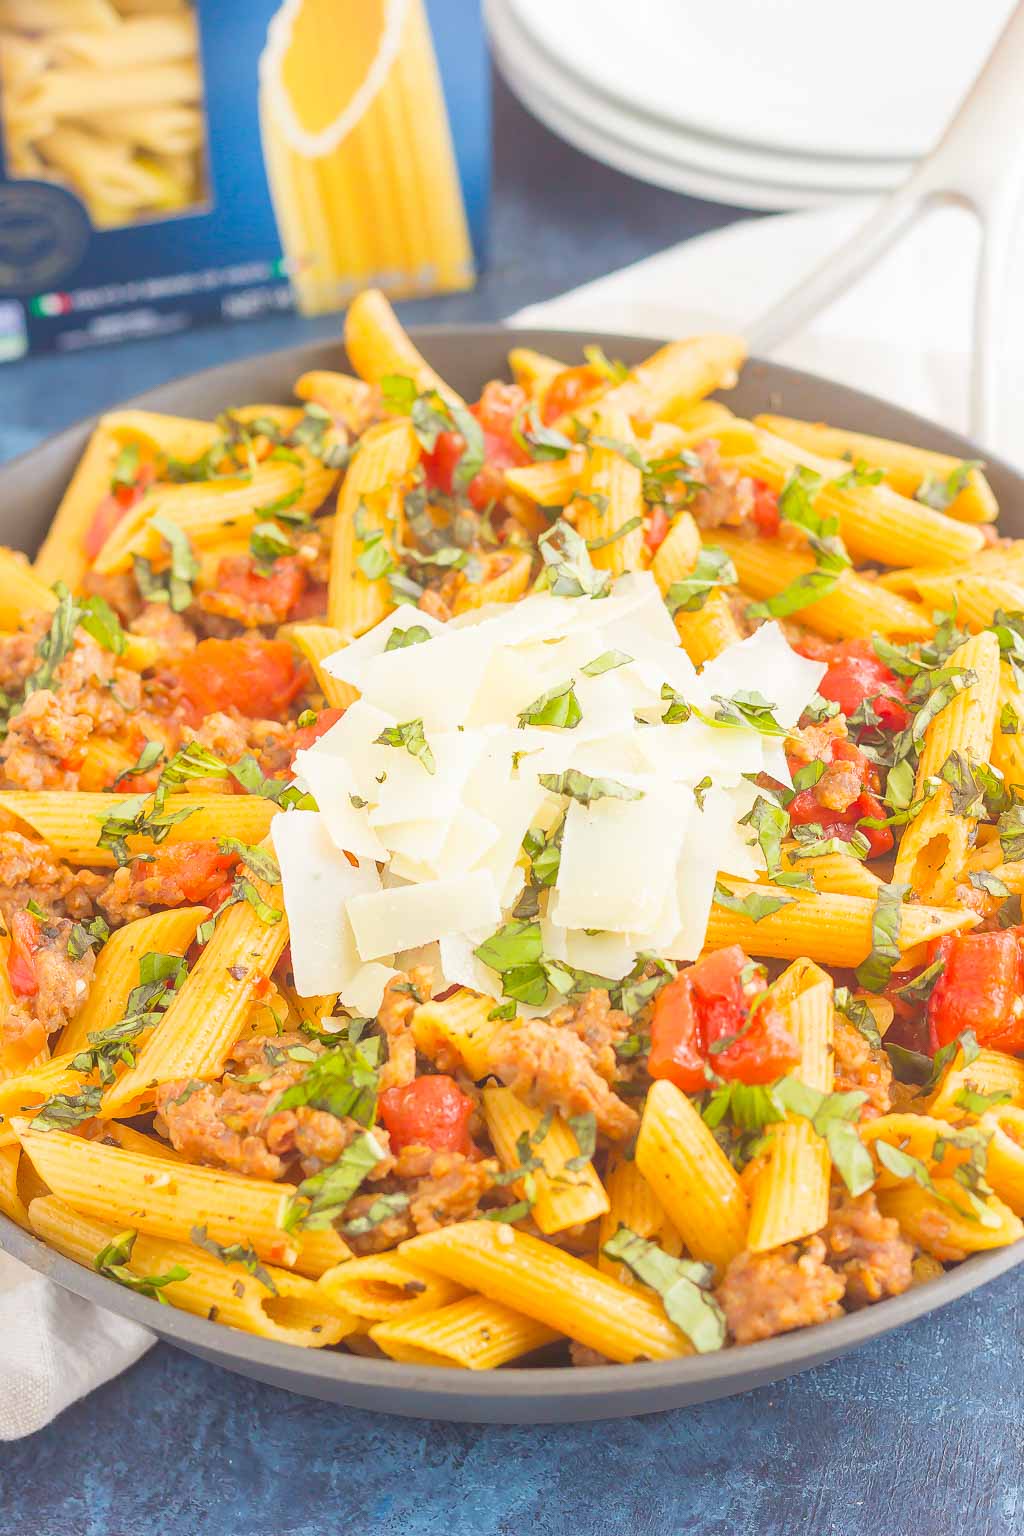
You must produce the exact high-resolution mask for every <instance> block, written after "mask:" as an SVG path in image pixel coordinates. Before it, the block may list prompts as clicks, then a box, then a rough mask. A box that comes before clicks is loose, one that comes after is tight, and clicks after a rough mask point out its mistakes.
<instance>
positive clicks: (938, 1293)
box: [0, 324, 1024, 1416]
mask: <svg viewBox="0 0 1024 1536" xmlns="http://www.w3.org/2000/svg"><path fill="white" fill-rule="evenodd" d="M409 335H410V336H411V338H412V340H413V341H414V342H415V343H416V344H417V345H419V346H421V347H422V348H423V349H424V350H425V351H426V352H427V354H428V355H429V351H430V346H431V343H432V342H434V341H445V342H451V341H452V340H453V339H454V340H458V339H460V338H462V339H465V340H466V342H467V343H468V344H470V345H476V346H483V345H485V344H495V345H497V344H498V343H507V344H508V345H514V344H517V343H518V344H520V345H523V346H535V347H536V348H537V349H538V350H541V349H549V348H552V347H556V346H558V345H559V344H562V345H564V346H576V345H577V344H579V343H583V342H586V343H590V342H593V341H595V340H596V341H597V342H599V344H600V345H602V346H603V347H605V349H606V350H607V349H608V348H609V347H615V346H616V345H619V346H622V347H625V348H628V349H629V350H633V351H636V350H638V349H645V350H647V351H650V350H653V349H654V348H655V347H656V346H658V345H660V343H659V341H658V340H657V339H656V338H651V337H639V336H635V335H630V334H628V333H623V332H608V333H601V332H597V333H596V334H595V332H594V331H591V330H587V331H581V330H579V329H576V328H561V327H543V326H529V327H516V326H509V325H504V324H502V325H498V324H489V325H430V326H413V327H410V328H409ZM331 347H334V348H336V349H337V354H338V356H337V361H338V363H339V365H340V364H341V363H343V362H344V353H343V348H342V347H341V344H340V342H337V341H336V342H331V341H329V340H326V339H320V340H316V339H314V340H311V341H305V342H301V343H298V344H296V345H292V346H288V347H282V348H278V349H275V350H273V351H270V352H265V353H260V354H256V355H254V356H252V357H248V358H244V357H243V358H236V359H234V360H232V361H229V362H227V363H220V364H215V365H214V366H212V367H209V368H205V369H201V370H198V371H195V372H192V373H185V374H181V375H179V376H177V377H176V378H174V379H170V380H167V381H166V382H165V383H163V384H160V385H157V386H155V387H153V388H151V389H148V390H145V391H143V392H142V393H140V394H138V395H134V396H131V397H130V398H128V399H126V400H123V401H121V402H119V403H118V404H117V405H113V406H109V407H106V408H105V409H104V410H103V411H100V412H97V413H95V414H94V415H91V416H87V417H84V418H82V419H80V420H79V421H77V422H75V423H73V424H71V425H69V426H67V427H64V428H62V429H61V430H60V431H59V432H57V433H54V434H51V435H50V436H48V437H46V438H45V439H43V440H41V441H40V442H39V443H37V444H35V445H34V446H33V447H31V448H29V449H28V450H26V451H25V452H23V453H21V454H19V455H17V456H16V457H15V458H12V459H10V460H8V461H7V462H6V463H4V464H3V465H0V489H2V488H3V485H4V482H5V480H6V479H7V478H10V477H12V476H13V475H14V474H15V473H17V474H19V475H21V474H23V473H24V472H25V471H26V470H30V469H31V467H32V463H33V460H35V459H36V458H40V457H42V456H43V455H45V454H47V453H52V452H54V451H56V450H58V449H67V448H70V447H71V446H72V445H73V444H75V443H76V442H79V441H80V440H81V439H82V438H83V436H84V434H85V433H86V432H87V431H90V430H92V429H93V428H94V427H95V425H96V423H97V421H98V420H99V418H100V416H101V415H104V414H107V413H108V412H109V411H115V410H137V409H142V410H146V409H150V410H165V411H166V410H169V409H171V407H170V406H169V403H168V400H167V398H166V397H167V396H168V395H173V394H174V392H175V391H176V390H178V389H181V388H182V387H184V386H196V385H198V386H201V387H203V388H204V389H205V388H213V387H215V386H216V385H217V384H218V382H219V381H220V380H221V379H223V380H224V383H225V385H227V382H228V380H229V379H230V380H231V381H232V385H233V386H234V381H235V379H236V377H237V373H238V370H239V368H240V367H245V366H249V367H254V366H256V365H259V366H261V367H266V368H271V369H279V370H280V371H281V373H282V377H283V376H284V375H285V372H286V370H287V374H288V376H289V377H291V378H294V377H295V376H296V375H297V374H298V373H300V372H302V371H304V369H305V368H306V367H310V366H313V364H314V362H321V363H322V361H323V358H324V354H325V352H326V351H327V350H328V349H329V348H331ZM757 369H765V370H767V371H768V373H769V375H770V377H771V378H772V379H774V380H778V382H779V383H780V384H781V385H785V384H790V383H792V384H802V385H805V386H806V385H810V386H814V385H818V386H821V388H822V389H823V390H824V391H825V392H826V393H828V392H839V393H840V394H842V395H843V396H845V397H846V399H848V400H849V401H850V402H851V403H853V404H854V405H856V404H857V403H860V404H862V405H863V406H864V407H866V408H868V409H869V410H871V411H873V412H876V413H877V412H882V413H884V414H885V415H886V416H888V417H892V418H895V430H896V432H897V433H899V432H911V433H913V432H915V431H919V432H920V434H921V435H922V436H923V437H926V438H931V439H932V440H933V441H934V440H935V439H936V438H939V439H941V440H942V442H943V443H944V444H945V445H946V447H945V448H944V449H943V450H942V451H947V452H950V453H960V454H961V456H962V457H963V458H968V457H970V458H977V457H980V458H983V459H984V460H985V461H986V463H987V464H988V466H990V467H993V468H995V469H996V470H997V472H998V473H999V475H1000V477H1002V478H1005V479H1006V480H1007V481H1008V482H1009V484H1010V485H1011V486H1012V487H1013V488H1014V489H1016V490H1017V491H1018V492H1019V493H1020V495H1021V499H1022V502H1024V475H1022V474H1021V473H1020V472H1019V471H1017V470H1015V469H1014V468H1013V467H1012V466H1011V465H1010V464H1008V463H1007V462H1006V461H1005V460H1004V459H1001V458H1000V457H999V456H998V455H994V454H991V453H989V452H987V451H985V450H982V449H980V448H979V447H978V445H976V444H974V443H973V442H972V441H971V440H970V439H969V438H967V437H965V436H964V435H963V434H961V433H958V432H954V431H952V430H950V429H947V428H944V427H941V426H939V425H938V424H937V423H935V422H932V421H930V420H929V419H928V418H926V417H923V416H920V415H918V414H917V413H915V412H913V411H908V410H906V409H905V408H904V407H902V406H897V405H894V404H892V403H891V402H888V401H885V400H884V399H883V398H882V397H880V396H878V395H874V394H871V393H869V392H867V391H864V390H859V389H854V388H852V387H851V386H848V385H844V384H841V383H839V382H837V381H835V380H830V379H826V378H824V377H822V376H820V375H817V374H814V373H811V372H809V371H807V370H804V369H798V368H791V367H789V366H788V365H784V364H779V363H774V362H772V361H770V360H768V359H760V358H757V357H752V358H750V359H748V361H747V363H746V365H745V370H747V371H751V370H757ZM0 1251H3V1252H6V1253H9V1254H10V1255H11V1256H12V1257H14V1258H15V1259H18V1260H20V1261H21V1262H22V1263H24V1264H26V1265H27V1266H28V1267H29V1268H30V1269H32V1270H34V1271H35V1272H36V1273H37V1274H40V1275H42V1276H43V1277H45V1278H47V1279H51V1280H53V1281H54V1282H55V1283H56V1284H57V1285H59V1286H60V1287H61V1288H62V1289H64V1290H68V1291H70V1292H72V1293H73V1294H74V1295H77V1296H80V1297H82V1298H84V1299H85V1300H87V1301H90V1302H93V1303H95V1304H96V1305H98V1306H100V1307H102V1308H104V1309H105V1310H106V1311H108V1312H112V1313H115V1314H117V1315H119V1316H121V1317H124V1318H127V1319H128V1320H130V1321H132V1322H135V1323H138V1324H139V1325H141V1326H142V1327H144V1328H147V1329H149V1330H150V1331H151V1332H154V1333H156V1334H157V1335H158V1336H159V1337H160V1338H163V1339H166V1340H167V1341H168V1342H170V1343H173V1344H177V1345H179V1346H181V1347H183V1348H185V1349H190V1350H193V1351H194V1352H196V1353H198V1354H200V1355H203V1356H205V1357H206V1358H208V1359H213V1360H215V1361H216V1363H217V1364H219V1365H226V1364H228V1363H229V1362H230V1366H229V1368H231V1369H237V1370H239V1371H241V1372H243V1373H245V1372H246V1371H247V1369H248V1370H249V1373H250V1374H252V1369H251V1368H253V1367H256V1368H258V1369H259V1370H260V1371H261V1372H265V1373H266V1375H267V1377H268V1378H273V1379H276V1380H277V1381H278V1383H280V1382H281V1380H282V1378H286V1379H287V1381H288V1385H289V1389H290V1390H299V1391H301V1390H302V1383H303V1382H306V1383H308V1385H309V1388H310V1389H312V1388H313V1386H314V1384H321V1383H323V1384H326V1383H335V1384H337V1383H339V1382H343V1383H344V1384H345V1385H351V1386H352V1387H354V1388H357V1389H366V1390H367V1392H368V1393H372V1394H377V1393H379V1394H380V1396H379V1397H377V1396H376V1395H375V1396H374V1397H373V1398H372V1400H371V1398H370V1397H367V1398H366V1399H365V1400H364V1401H365V1403H366V1405H367V1406H374V1407H381V1408H384V1410H385V1411H388V1409H389V1407H390V1411H394V1412H402V1411H403V1408H402V1406H401V1403H400V1402H396V1403H395V1404H394V1405H390V1404H389V1402H388V1401H387V1400H388V1399H391V1398H395V1399H401V1398H402V1397H403V1396H405V1397H411V1399H412V1401H413V1405H414V1406H413V1410H412V1411H414V1412H416V1411H421V1412H422V1414H423V1416H429V1412H430V1410H429V1409H423V1410H418V1409H417V1408H416V1406H415V1404H416V1403H417V1402H427V1401H429V1402H433V1403H435V1404H437V1403H440V1404H441V1405H442V1407H443V1406H445V1405H448V1406H450V1407H451V1408H453V1409H455V1408H459V1407H462V1408H468V1407H472V1406H473V1404H475V1403H481V1402H482V1401H483V1400H491V1401H492V1402H494V1403H496V1404H497V1403H501V1402H507V1403H509V1404H510V1405H511V1406H513V1407H517V1408H520V1409H525V1408H526V1407H527V1406H528V1405H529V1404H530V1403H531V1402H535V1403H538V1404H539V1403H541V1402H544V1403H546V1404H548V1405H549V1406H550V1405H551V1403H553V1402H554V1403H555V1404H558V1403H561V1404H564V1405H565V1406H566V1407H567V1408H568V1409H569V1410H570V1411H571V1410H572V1409H573V1407H575V1406H579V1407H582V1406H583V1405H584V1404H585V1403H589V1404H591V1405H593V1403H594V1402H595V1401H600V1402H601V1403H602V1404H603V1405H604V1406H605V1407H606V1408H607V1409H608V1411H609V1413H610V1414H614V1412H615V1406H614V1405H615V1401H616V1399H619V1398H622V1399H626V1398H629V1399H630V1405H629V1406H627V1407H625V1408H623V1409H622V1410H621V1411H622V1412H624V1413H634V1412H641V1411H643V1409H642V1408H641V1407H638V1406H636V1400H637V1398H638V1396H642V1395H643V1394H644V1393H645V1392H650V1393H651V1394H652V1401H651V1404H650V1408H651V1409H652V1410H653V1409H657V1408H659V1407H666V1406H672V1403H673V1401H682V1400H683V1399H682V1398H681V1397H678V1396H677V1397H676V1398H675V1399H671V1392H672V1389H685V1388H687V1387H693V1388H700V1387H701V1386H720V1387H721V1391H720V1392H717V1393H714V1394H711V1393H709V1394H707V1395H709V1396H710V1395H719V1396H721V1395H727V1394H729V1393H731V1392H736V1391H740V1390H743V1389H744V1388H745V1387H748V1386H752V1385H755V1384H757V1383H759V1382H763V1381H766V1380H770V1379H774V1378H778V1377H782V1376H786V1375H790V1374H795V1373H796V1372H799V1371H800V1370H803V1369H805V1368H807V1367H808V1366H811V1365H814V1364H817V1363H819V1362H821V1361H824V1360H827V1359H830V1358H833V1357H835V1356H836V1355H839V1354H842V1353H844V1352H845V1351H846V1350H848V1349H851V1348H853V1347H855V1346H857V1345H860V1344H863V1343H866V1342H868V1341H869V1340H871V1339H874V1338H878V1337H880V1336H881V1335H883V1334H886V1333H889V1332H891V1331H892V1330H894V1329H896V1328H899V1327H901V1326H902V1325H903V1324H905V1323H909V1322H912V1321H914V1320H916V1319H918V1318H921V1317H924V1316H927V1315H928V1314H930V1313H932V1312H935V1311H938V1310H939V1309H940V1308H942V1307H945V1306H947V1305H949V1304H950V1303H951V1302H953V1301H956V1300H958V1299H959V1298H960V1297H962V1296H965V1295H967V1294H969V1293H970V1292H971V1291H974V1290H976V1289H977V1288H979V1287H980V1286H982V1285H985V1284H987V1283H989V1282H990V1281H993V1280H995V1279H997V1278H998V1277H999V1276H1001V1275H1003V1274H1006V1273H1007V1272H1008V1271H1010V1270H1011V1269H1014V1268H1016V1267H1017V1266H1018V1265H1020V1264H1022V1263H1024V1240H1021V1241H1019V1242H1017V1243H1014V1244H1011V1245H1010V1246H1009V1247H1006V1248H998V1249H994V1250H992V1251H990V1252H987V1253H979V1254H974V1255H971V1256H970V1257H968V1258H967V1259H966V1260H964V1261H963V1262H961V1263H960V1264H958V1265H957V1266H956V1268H955V1269H950V1270H947V1271H945V1272H944V1273H943V1274H942V1275H941V1276H939V1277H938V1278H936V1279H934V1280H931V1281H929V1282H927V1283H926V1284H921V1285H915V1286H913V1287H912V1288H911V1289H910V1290H908V1291H905V1292H904V1293H903V1294H902V1295H900V1296H895V1297H890V1298H888V1299H887V1300H885V1301H882V1302H879V1303H876V1304H875V1305H873V1306H869V1307H865V1308H863V1309H861V1310H859V1311H856V1312H849V1313H844V1314H843V1316H841V1317H839V1318H837V1319H835V1320H834V1321H832V1322H826V1323H818V1324H815V1325H813V1326H811V1327H808V1328H801V1329H797V1330H794V1331H792V1332H789V1333H782V1334H778V1335H776V1336H775V1337H773V1338H770V1339H766V1340H764V1341H761V1342H759V1343H755V1344H748V1345H743V1346H730V1347H729V1348H726V1349H723V1350H718V1351H716V1352H714V1353H711V1354H706V1355H691V1356H685V1357H681V1358H679V1359H674V1360H666V1361H643V1362H638V1363H635V1364H631V1365H629V1367H628V1368H627V1369H623V1367H622V1366H621V1365H618V1364H609V1365H599V1366H592V1367H588V1368H587V1369H586V1370H575V1369H572V1368H571V1367H567V1366H565V1365H560V1366H536V1367H511V1368H508V1367H507V1368H504V1369H501V1370H498V1371H468V1370H463V1369H461V1368H458V1367H453V1366H416V1365H408V1364H402V1363H400V1362H397V1361H393V1360H377V1359H371V1358H367V1357H364V1356H359V1355H353V1354H349V1353H345V1352H341V1351H338V1350H333V1349H330V1350H313V1349H303V1348H301V1347H300V1346H297V1345H294V1344H288V1343H284V1342H278V1341H276V1340H271V1339H263V1338H260V1337H258V1336H257V1335H254V1334H250V1333H246V1332H244V1331H243V1330H241V1329H236V1328H233V1327H231V1326H229V1325H225V1324H223V1323H216V1322H211V1321H209V1320H208V1319H206V1318H202V1317H198V1316H196V1315H194V1314H192V1313H189V1312H185V1311H182V1310H180V1309H178V1308H176V1307H174V1306H173V1305H161V1304H160V1303H159V1302H156V1301H152V1300H150V1299H149V1298H147V1297H144V1296H139V1295H137V1294H135V1293H133V1292H132V1291H130V1290H128V1289H126V1288H125V1287H123V1286H120V1285H118V1284H117V1282H116V1281H114V1280H111V1279H108V1278H107V1277H106V1276H103V1275H101V1274H99V1273H97V1272H96V1271H94V1270H91V1269H87V1268H85V1267H84V1266H82V1265H80V1264H78V1263H77V1262H75V1261H74V1260H72V1259H69V1258H66V1257H65V1256H64V1255H62V1254H60V1253H58V1252H57V1251H56V1250H55V1249H52V1248H50V1247H49V1246H48V1245H47V1244H45V1243H44V1242H43V1241H42V1240H41V1239H40V1238H38V1237H36V1236H35V1235H34V1234H33V1233H31V1232H28V1231H26V1230H25V1229H23V1228H22V1227H20V1226H19V1225H18V1224H17V1223H16V1222H14V1221H13V1220H12V1219H11V1218H10V1217H7V1216H4V1215H2V1214H0ZM659 1399H662V1400H661V1401H659ZM690 1400H692V1401H696V1400H697V1399H696V1398H692V1399H690ZM405 1411H409V1410H408V1409H406V1410H405Z"/></svg>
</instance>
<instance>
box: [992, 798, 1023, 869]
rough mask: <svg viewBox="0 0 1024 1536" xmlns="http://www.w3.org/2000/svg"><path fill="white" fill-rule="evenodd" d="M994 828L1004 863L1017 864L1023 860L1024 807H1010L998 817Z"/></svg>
mask: <svg viewBox="0 0 1024 1536" xmlns="http://www.w3.org/2000/svg"><path fill="white" fill-rule="evenodd" d="M996 827H997V830H998V833H999V847H1000V850H1001V852H1002V855H1003V860H1004V862H1005V863H1007V864H1018V863H1020V862H1021V860H1024V806H1022V805H1012V806H1011V807H1010V809H1009V810H1008V811H1004V812H1003V814H1002V815H1001V816H1000V818H999V820H998V822H997V823H996Z"/></svg>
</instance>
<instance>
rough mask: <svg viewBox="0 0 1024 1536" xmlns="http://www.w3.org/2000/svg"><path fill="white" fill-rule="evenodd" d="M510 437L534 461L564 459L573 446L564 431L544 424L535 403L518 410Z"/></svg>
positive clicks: (542, 461) (543, 461)
mask: <svg viewBox="0 0 1024 1536" xmlns="http://www.w3.org/2000/svg"><path fill="white" fill-rule="evenodd" d="M512 437H513V439H514V440H515V442H517V443H518V444H519V446H520V448H522V450H523V452H524V453H527V454H529V456H530V458H531V459H533V461H534V463H545V462H548V461H550V460H552V459H564V458H565V456H566V454H567V453H569V451H570V450H571V449H572V447H573V443H572V439H571V438H568V437H566V435H565V433H564V432H556V431H555V429H554V428H553V427H546V426H545V425H544V423H543V422H542V421H541V420H540V417H539V415H538V413H537V406H536V403H532V404H531V405H530V406H529V407H528V408H527V409H526V410H525V411H520V413H519V415H518V416H517V418H516V420H515V423H514V425H513V427H512Z"/></svg>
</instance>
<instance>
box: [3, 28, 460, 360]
mask: <svg viewBox="0 0 1024 1536" xmlns="http://www.w3.org/2000/svg"><path fill="white" fill-rule="evenodd" d="M489 112H490V102H489V73H488V64H487V51H486V45H485V39H484V32H483V23H482V19H481V15H480V8H479V5H478V4H477V0H245V4H235V3H233V0H195V3H189V0H3V3H2V5H0V360H2V361H11V360H14V359H16V358H19V357H22V356H24V355H25V354H27V353H37V352H67V351H77V350H78V349H80V348H83V347H91V346H96V345H98V344H102V343H107V342H114V341H122V340H125V339H127V338H131V337H137V336H143V337H151V336H159V335H164V334H168V333H171V332H176V331H180V330H184V329H186V328H187V327H189V326H192V325H199V324H203V323H206V322H209V321H214V320H244V319H246V318H247V317H249V316H253V315H261V314H265V313H267V312H268V311H273V310H277V309H288V308H291V307H292V306H293V305H294V306H296V307H297V308H299V309H300V310H301V311H302V312H303V313H305V314H318V313H322V312H326V311H330V310H334V309H338V308H341V307H343V306H344V305H345V303H346V302H347V301H348V299H349V298H350V296H351V295H352V294H353V293H354V292H356V291H357V290H358V289H359V288H362V287H364V286H366V285H367V284H373V285H376V286H378V287H380V288H383V289H384V290H385V291H386V292H387V293H389V294H391V295H392V296H393V297H399V298H402V297H413V296H418V295H423V294H429V293H443V292H450V291H453V290H457V289H463V288H468V287H471V286H472V284H473V282H474V280H475V274H476V272H477V271H478V270H479V266H480V263H481V261H482V259H483V246H484V232H485V225H486V217H487V203H488V194H489V171H490V116H489Z"/></svg>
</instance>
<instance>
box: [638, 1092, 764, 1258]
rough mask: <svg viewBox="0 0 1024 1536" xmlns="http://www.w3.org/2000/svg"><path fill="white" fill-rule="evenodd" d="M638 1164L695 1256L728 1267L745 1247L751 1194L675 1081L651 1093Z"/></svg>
mask: <svg viewBox="0 0 1024 1536" xmlns="http://www.w3.org/2000/svg"><path fill="white" fill-rule="evenodd" d="M636 1162H637V1167H638V1168H639V1169H640V1172H641V1173H642V1174H643V1176H644V1178H645V1179H646V1180H647V1182H648V1184H649V1185H650V1186H651V1189H652V1190H653V1191H654V1195H655V1198H656V1199H657V1200H659V1201H660V1203H661V1204H662V1206H663V1207H664V1208H665V1211H666V1212H667V1214H668V1217H669V1219H670V1220H671V1222H672V1223H673V1225H674V1226H675V1228H676V1230H677V1231H678V1233H679V1235H680V1237H681V1238H682V1240H683V1243H684V1245H685V1246H686V1248H687V1249H688V1250H689V1252H690V1253H691V1254H692V1255H693V1257H694V1258H695V1259H703V1260H705V1261H706V1262H707V1263H709V1264H713V1265H714V1266H715V1268H716V1269H717V1270H719V1271H721V1270H723V1269H724V1268H725V1266H726V1265H727V1264H728V1262H729V1260H730V1259H731V1258H734V1257H735V1255H736V1254H737V1253H739V1252H740V1250H741V1249H742V1248H743V1246H744V1242H745V1239H746V1233H747V1222H748V1218H749V1212H748V1208H747V1197H746V1195H745V1194H744V1192H743V1187H742V1185H741V1184H740V1181H739V1179H738V1177H737V1175H736V1172H735V1170H734V1169H733V1167H732V1166H731V1164H730V1162H729V1160H728V1158H727V1157H726V1155H725V1153H724V1152H723V1151H722V1149H721V1147H719V1145H718V1143H717V1141H716V1140H715V1138H714V1136H713V1135H712V1134H711V1132H710V1130H709V1129H708V1127H707V1126H706V1125H705V1124H704V1121H703V1120H702V1119H701V1117H700V1115H699V1114H698V1112H697V1110H696V1109H694V1107H693V1105H692V1104H691V1103H690V1101H689V1099H688V1098H687V1097H686V1095H685V1094H684V1093H680V1091H679V1089H678V1088H676V1087H674V1086H673V1084H672V1083H669V1082H656V1083H655V1084H654V1085H653V1086H652V1088H651V1091H650V1093H649V1094H648V1095H647V1103H646V1104H645V1106H644V1113H643V1119H642V1121H641V1123H640V1134H639V1136H638V1137H637V1143H636Z"/></svg>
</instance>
